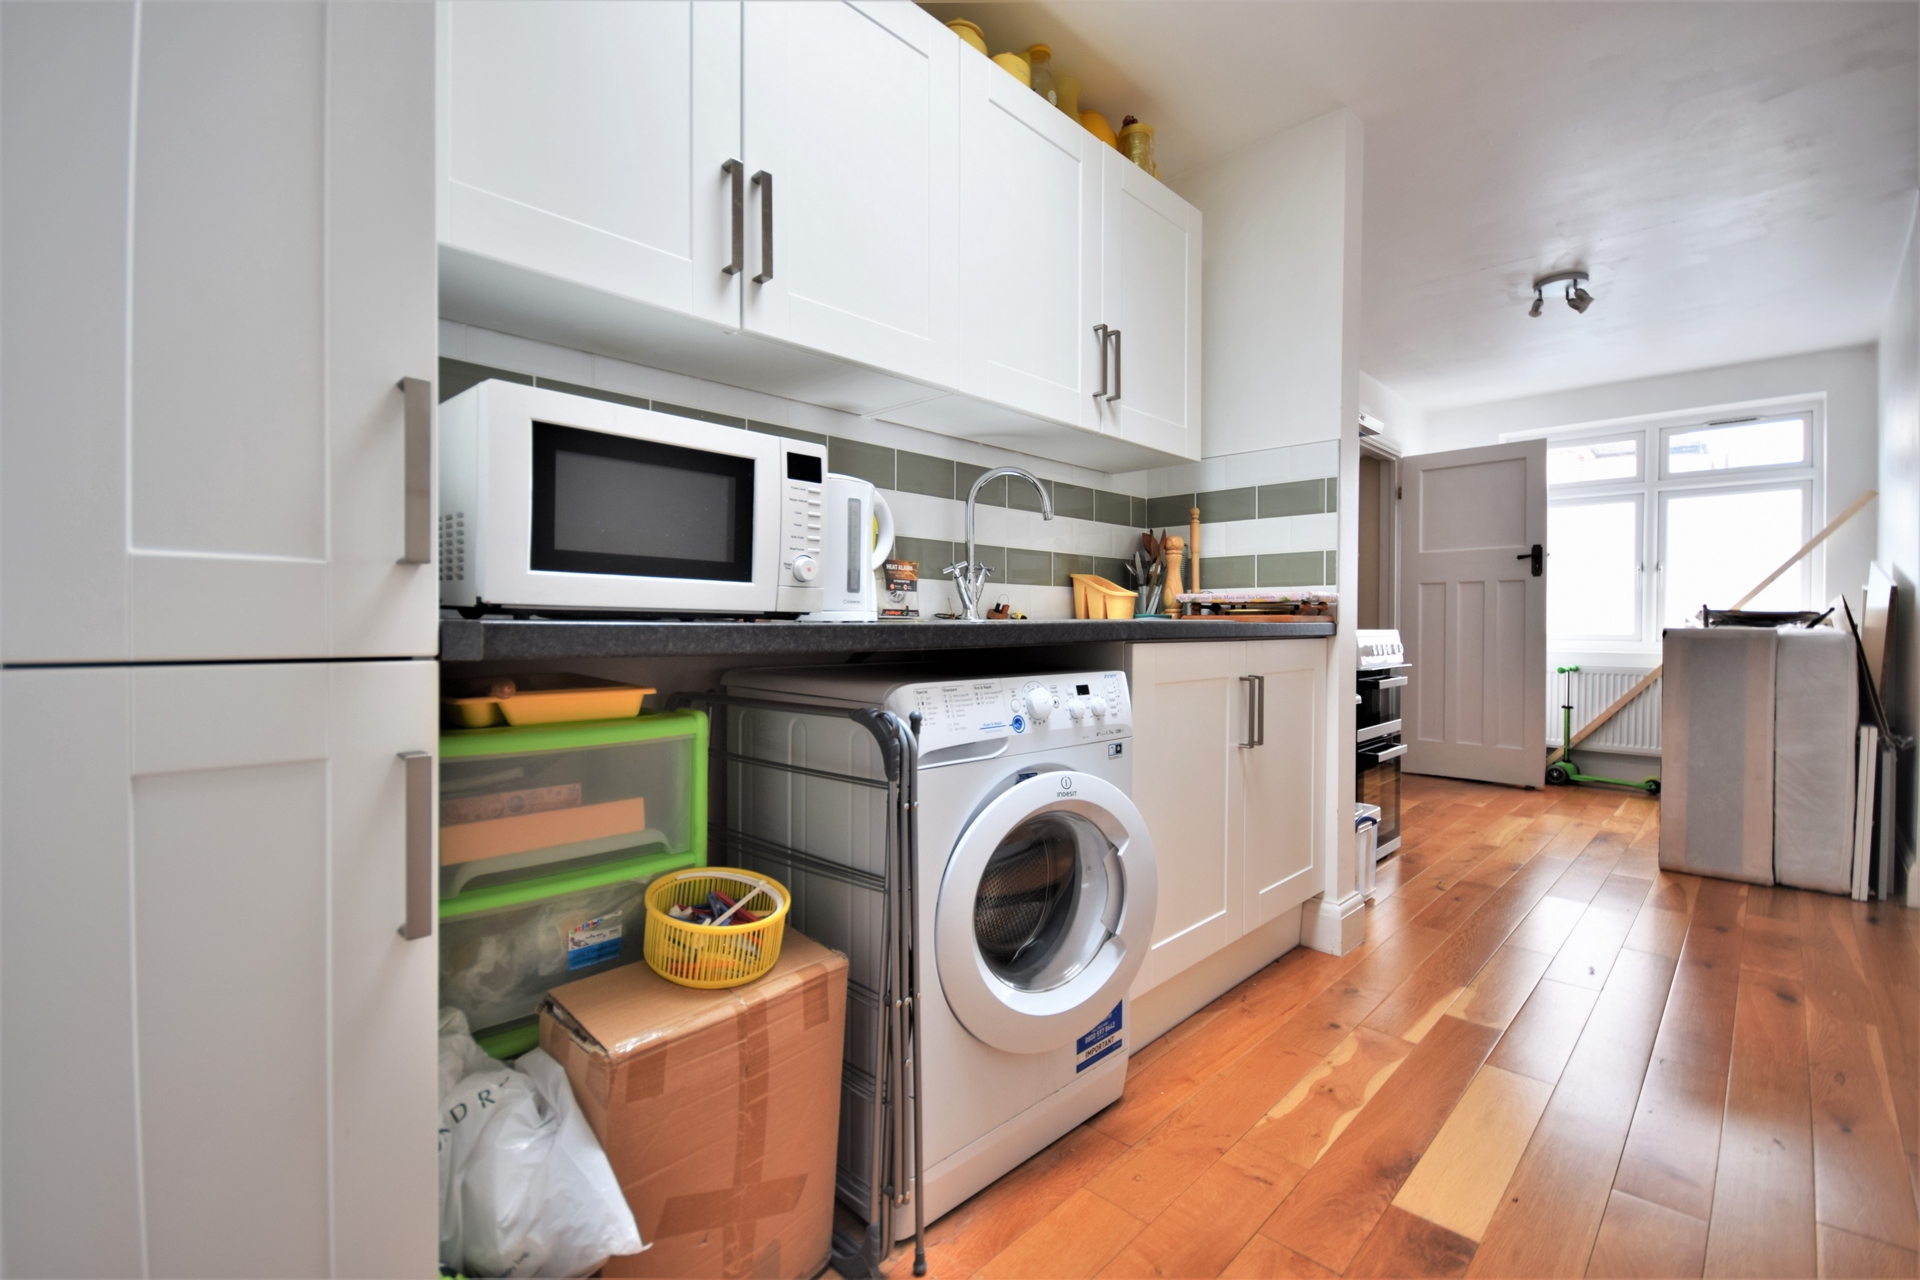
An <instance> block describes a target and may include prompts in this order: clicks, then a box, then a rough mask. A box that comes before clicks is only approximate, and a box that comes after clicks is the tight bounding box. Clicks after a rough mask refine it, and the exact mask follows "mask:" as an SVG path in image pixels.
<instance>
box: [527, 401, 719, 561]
mask: <svg viewBox="0 0 1920 1280" xmlns="http://www.w3.org/2000/svg"><path fill="white" fill-rule="evenodd" d="M754 484H755V475H754V460H753V459H752V458H742V457H736V456H733V455H730V454H723V453H714V452H710V451H707V450H704V449H691V448H686V447H683V446H680V445H672V444H663V443H660V442H658V441H653V440H640V439H636V438H634V437H632V436H621V435H612V434H609V433H607V432H602V431H582V430H580V429H578V428H575V427H566V426H559V425H556V424H553V423H546V422H536V423H534V424H533V510H532V528H531V530H530V533H531V535H532V537H531V546H530V549H529V550H530V554H529V558H528V559H529V567H530V568H531V569H533V570H534V571H536V572H540V571H545V572H556V573H591V574H609V575H616V576H621V577H630V578H668V579H681V580H687V581H697V582H751V581H752V580H753V567H754V556H753V511H754Z"/></svg>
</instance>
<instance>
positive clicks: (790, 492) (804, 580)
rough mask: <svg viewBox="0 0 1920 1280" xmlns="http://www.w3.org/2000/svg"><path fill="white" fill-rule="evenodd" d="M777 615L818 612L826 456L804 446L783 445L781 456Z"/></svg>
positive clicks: (821, 592)
mask: <svg viewBox="0 0 1920 1280" xmlns="http://www.w3.org/2000/svg"><path fill="white" fill-rule="evenodd" d="M780 462H781V476H782V478H781V481H780V483H781V485H782V486H783V488H782V490H781V494H780V499H781V501H780V592H779V597H780V598H779V611H780V612H781V613H812V612H814V611H815V610H818V609H819V608H821V607H822V604H823V602H824V597H825V595H826V591H825V589H824V588H823V587H822V586H821V585H820V574H821V572H822V571H823V568H824V566H823V565H822V562H821V546H822V545H823V544H822V541H821V539H822V538H823V536H824V534H825V529H824V524H825V518H826V516H825V513H826V498H827V451H826V450H825V449H824V448H822V447H821V446H820V445H817V444H812V443H810V442H808V441H804V440H793V441H783V442H782V448H781V451H780Z"/></svg>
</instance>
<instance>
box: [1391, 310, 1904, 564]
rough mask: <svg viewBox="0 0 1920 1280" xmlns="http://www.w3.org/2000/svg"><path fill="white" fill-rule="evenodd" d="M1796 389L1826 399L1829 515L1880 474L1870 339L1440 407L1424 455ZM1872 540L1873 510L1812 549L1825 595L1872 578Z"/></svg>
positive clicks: (1875, 372)
mask: <svg viewBox="0 0 1920 1280" xmlns="http://www.w3.org/2000/svg"><path fill="white" fill-rule="evenodd" d="M1800 395H1808V396H1812V395H1824V396H1825V398H1826V415H1825V416H1826V449H1827V457H1826V495H1825V509H1826V512H1827V517H1828V518H1831V516H1832V515H1834V514H1836V513H1838V512H1839V511H1841V510H1843V509H1844V508H1845V507H1846V506H1847V504H1848V503H1850V502H1852V501H1853V500H1854V499H1855V498H1858V497H1859V496H1860V495H1861V494H1862V493H1865V492H1866V491H1867V490H1868V489H1871V488H1874V487H1875V477H1876V474H1877V472H1878V471H1879V466H1880V463H1879V449H1880V445H1879V418H1880V392H1879V388H1878V361H1877V358H1876V355H1875V351H1874V348H1873V347H1872V346H1871V345H1867V346H1858V347H1842V348H1840V349H1838V350H1835V351H1814V352H1809V353H1807V354H1805V355H1797V356H1785V357H1782V358H1780V359H1776V360H1757V361H1754V362H1753V363H1751V364H1733V365H1723V366H1721V367H1719V368H1715V369H1699V370H1695V371H1693V372H1691V373H1675V374H1667V375H1665V376H1663V377H1658V378H1638V379H1634V380H1633V381H1630V382H1611V383H1607V384H1605V385H1603V386H1597V387H1580V388H1577V389H1575V390H1572V391H1558V392H1553V393H1551V394H1548V395H1540V396H1528V397H1526V398H1524V399H1519V400H1506V401H1501V402H1498V403H1494V404H1481V405H1471V406H1468V407H1465V408H1460V409H1441V410H1436V411H1433V412H1431V413H1429V414H1428V415H1427V419H1426V438H1425V450H1424V451H1427V452H1435V451H1439V450H1442V449H1465V448H1470V447H1472V446H1474V445H1481V444H1493V443H1495V442H1496V441H1498V440H1499V438H1500V436H1501V435H1502V434H1503V433H1505V432H1513V431H1530V430H1538V429H1541V428H1545V427H1564V426H1574V425H1578V424H1581V423H1601V422H1611V421H1614V420H1616V419H1621V418H1636V417H1647V416H1650V415H1654V414H1664V413H1679V412H1686V411H1693V410H1700V411H1703V412H1705V411H1708V410H1713V409H1716V408H1720V407H1724V406H1729V405H1736V404H1740V403H1742V402H1745V401H1751V400H1767V399H1773V398H1776V397H1786V396H1800ZM1880 507H1881V509H1882V510H1883V511H1884V510H1885V509H1886V507H1887V501H1886V499H1885V498H1884V497H1883V498H1882V499H1881V502H1880ZM1822 523H1824V520H1823V521H1822ZM1875 542H1876V533H1875V528H1874V519H1873V515H1872V513H1871V512H1870V511H1869V512H1868V513H1865V514H1863V515H1861V516H1858V517H1855V519H1854V520H1853V521H1852V522H1851V523H1849V524H1848V525H1847V526H1846V527H1845V528H1843V529H1841V530H1840V532H1838V533H1836V534H1835V535H1834V536H1833V537H1832V538H1830V539H1828V540H1827V542H1826V544H1825V545H1824V546H1822V547H1821V548H1820V549H1819V550H1818V551H1816V552H1815V553H1814V554H1815V556H1817V557H1821V559H1820V560H1818V561H1817V562H1816V563H1819V564H1823V565H1824V567H1825V573H1824V582H1825V588H1824V595H1822V596H1820V597H1819V598H1820V599H1823V600H1824V599H1826V598H1829V597H1831V596H1833V595H1836V594H1838V593H1839V592H1840V591H1842V590H1851V591H1857V590H1859V589H1860V588H1861V587H1862V586H1864V585H1865V584H1866V581H1867V563H1868V561H1870V560H1871V559H1872V558H1873V555H1874V547H1875Z"/></svg>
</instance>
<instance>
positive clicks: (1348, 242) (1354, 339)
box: [1175, 108, 1362, 952]
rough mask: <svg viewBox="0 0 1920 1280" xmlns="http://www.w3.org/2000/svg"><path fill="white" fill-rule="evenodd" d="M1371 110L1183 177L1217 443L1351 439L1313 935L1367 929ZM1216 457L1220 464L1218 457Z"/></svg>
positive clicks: (1343, 475) (1343, 460)
mask: <svg viewBox="0 0 1920 1280" xmlns="http://www.w3.org/2000/svg"><path fill="white" fill-rule="evenodd" d="M1361 143H1362V138H1361V128H1360V120H1359V117H1357V116H1355V115H1354V114H1353V113H1352V112H1351V111H1348V110H1345V109H1344V108H1343V109H1341V110H1337V111H1333V112H1329V113H1328V114H1326V115H1324V116H1320V117H1318V118H1317V119H1314V120H1309V121H1308V122H1307V123H1305V124H1302V125H1297V126H1295V127H1294V128H1292V129H1288V130H1286V131H1285V132H1283V133H1280V134H1277V135H1276V136H1274V137H1272V138H1270V139H1268V140H1267V141H1265V142H1262V143H1259V144H1257V145H1255V146H1252V147H1249V148H1247V149H1246V150H1244V151H1241V152H1237V153H1236V154H1234V155H1232V156H1229V157H1227V158H1226V159H1224V160H1221V161H1219V162H1217V163H1214V164H1211V165H1208V166H1207V167H1205V168H1203V169H1199V170H1196V171H1193V172H1190V173H1186V174H1183V175H1181V177H1180V178H1179V179H1178V180H1177V182H1176V183H1175V188H1176V190H1178V191H1179V193H1180V194H1181V195H1182V196H1183V197H1184V198H1185V199H1186V200H1187V201H1189V202H1190V203H1191V204H1193V205H1194V207H1196V208H1197V209H1199V210H1200V211H1201V213H1202V214H1204V215H1205V218H1206V239H1205V247H1204V255H1205V256H1204V259H1203V263H1204V265H1203V291H1204V294H1205V299H1206V301H1205V305H1204V311H1203V323H1204V324H1205V328H1206V335H1207V341H1206V353H1205V361H1206V362H1205V365H1204V366H1203V370H1202V378H1203V382H1202V384H1201V385H1202V397H1201V398H1202V402H1203V403H1204V405H1205V406H1206V408H1205V415H1204V423H1203V427H1202V431H1201V452H1202V454H1203V456H1204V457H1206V458H1218V457H1221V456H1223V455H1229V454H1231V455H1243V454H1251V453H1256V452H1260V451H1265V450H1272V449H1275V448H1277V447H1279V446H1284V445H1302V444H1311V443H1313V442H1315V441H1334V440H1337V441H1339V448H1340V472H1339V474H1340V498H1339V510H1338V513H1337V514H1338V516H1339V542H1338V554H1337V560H1336V564H1337V569H1338V572H1337V575H1336V577H1337V582H1336V584H1335V585H1336V586H1337V588H1338V591H1339V596H1340V608H1339V632H1338V635H1337V637H1336V639H1335V642H1334V646H1333V662H1332V668H1331V670H1330V672H1329V679H1328V681H1327V723H1328V725H1329V726H1330V733H1331V738H1330V741H1329V743H1328V744H1327V752H1328V760H1327V770H1326V777H1327V790H1326V792H1325V802H1326V812H1327V814H1328V815H1329V817H1330V818H1331V821H1330V822H1329V823H1328V828H1329V829H1328V831H1327V835H1326V845H1325V847H1324V857H1323V863H1324V865H1325V867H1326V870H1327V880H1326V886H1325V889H1324V891H1323V898H1322V900H1321V902H1320V903H1318V904H1309V906H1308V911H1307V915H1306V917H1305V919H1304V921H1303V925H1302V932H1303V935H1304V938H1305V940H1306V941H1307V943H1308V945H1310V946H1313V947H1316V948H1319V949H1321V950H1327V951H1334V952H1340V951H1344V950H1346V949H1347V948H1348V947H1350V946H1352V945H1355V944H1356V943H1357V942H1358V936H1357V934H1358V929H1357V926H1360V925H1361V924H1362V917H1361V916H1360V915H1359V914H1358V908H1359V906H1360V905H1361V903H1360V898H1359V895H1358V894H1357V893H1356V892H1355V884H1356V876H1355V871H1356V868H1355V864H1354V851H1353V849H1354V847H1353V817H1352V815H1353V787H1354V778H1353V751H1352V749H1351V746H1350V745H1349V744H1351V743H1352V742H1353V697H1352V688H1353V679H1354V638H1353V631H1354V617H1355V612H1356V605H1355V601H1354V599H1353V590H1354V580H1355V577H1356V576H1357V572H1358V568H1359V560H1358V546H1359V524H1358V515H1357V512H1358V510H1359V505H1360V504H1359V492H1360V490H1359V472H1360V465H1359V463H1360V456H1359V438H1360V437H1359V427H1358V422H1359V414H1360V388H1359V382H1360V366H1359V362H1358V357H1359V348H1360V226H1361V220H1360V212H1361V211H1360V195H1361V174H1362V146H1361ZM1203 465H1204V464H1203Z"/></svg>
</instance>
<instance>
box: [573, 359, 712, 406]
mask: <svg viewBox="0 0 1920 1280" xmlns="http://www.w3.org/2000/svg"><path fill="white" fill-rule="evenodd" d="M592 385H594V386H596V387H599V388H600V389H601V390H602V391H618V392H619V393H620V394H621V395H627V396H641V397H643V398H645V399H648V400H665V401H666V402H667V403H668V404H683V405H690V406H693V407H695V408H697V407H698V406H697V405H695V404H694V402H695V401H696V400H697V399H698V398H699V386H700V379H698V378H689V377H687V376H686V375H685V374H680V373H668V372H666V371H665V370H664V369H649V368H648V367H647V366H646V365H643V364H629V363H628V362H627V361H625V360H615V359H613V358H611V357H609V356H595V357H594V358H593V384H592Z"/></svg>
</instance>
